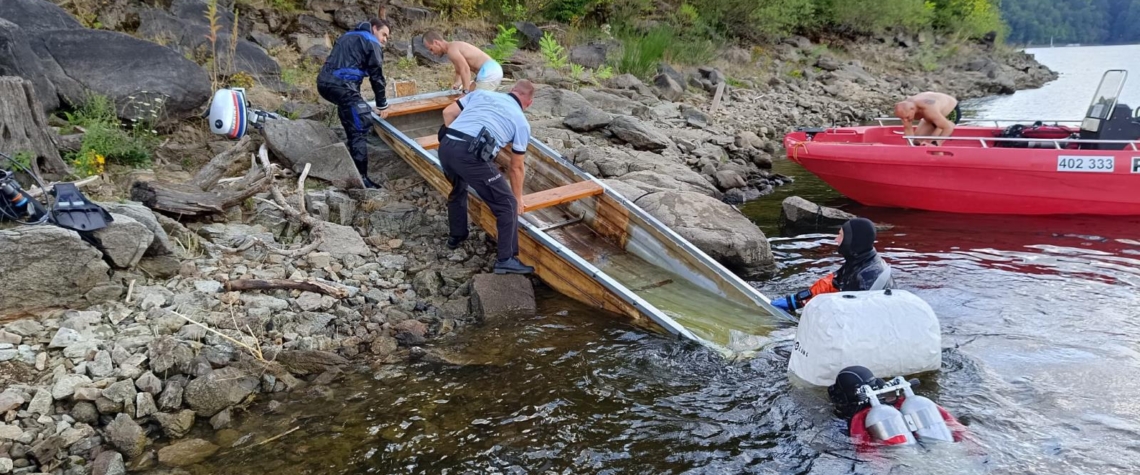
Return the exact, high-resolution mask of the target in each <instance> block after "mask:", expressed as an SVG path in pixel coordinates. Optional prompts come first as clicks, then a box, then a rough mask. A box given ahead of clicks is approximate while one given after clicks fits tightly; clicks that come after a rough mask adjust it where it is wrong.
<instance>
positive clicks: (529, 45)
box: [514, 21, 542, 51]
mask: <svg viewBox="0 0 1140 475" xmlns="http://www.w3.org/2000/svg"><path fill="white" fill-rule="evenodd" d="M514 26H515V29H516V30H518V32H519V36H522V41H520V42H519V47H520V48H523V49H529V50H533V51H538V43H539V41H540V40H542V29H541V28H539V27H538V25H535V24H534V23H531V22H529V21H516V22H515V25H514Z"/></svg>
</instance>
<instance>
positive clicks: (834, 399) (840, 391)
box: [827, 366, 886, 419]
mask: <svg viewBox="0 0 1140 475" xmlns="http://www.w3.org/2000/svg"><path fill="white" fill-rule="evenodd" d="M884 384H886V383H885V382H883V380H882V379H879V378H876V377H875V375H874V374H873V373H871V370H869V369H867V368H864V367H862V366H848V367H846V368H843V369H842V370H840V371H839V374H838V375H836V376H835V384H832V385H831V386H828V387H827V397H828V399H830V400H831V403H832V404H834V405H835V415H837V416H839V417H842V418H844V419H849V418H851V417H852V416H854V415H855V413H857V412H859V410H860V409H862V408H863V407H864V406H865V405H867V404H869V403H870V402H869V401H866V400H864V399H863V397H862V396H860V395H859V388H861V387H863V386H864V385H870V386H871V389H881V388H882V387H883V385H884Z"/></svg>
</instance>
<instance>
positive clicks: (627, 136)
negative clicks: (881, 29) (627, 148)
mask: <svg viewBox="0 0 1140 475" xmlns="http://www.w3.org/2000/svg"><path fill="white" fill-rule="evenodd" d="M609 131H610V132H612V133H613V134H614V135H615V136H617V137H618V138H619V139H621V140H622V141H624V142H626V143H628V144H630V145H631V146H633V148H635V149H638V150H663V149H665V148H666V147H668V146H669V144H670V143H671V142H670V141H669V137H667V136H665V134H663V133H661V131H659V130H657V129H656V128H654V127H652V126H650V125H646V124H644V123H642V122H641V121H640V120H637V119H635V118H633V117H627V116H619V117H616V118H614V120H613V122H611V123H610V125H609Z"/></svg>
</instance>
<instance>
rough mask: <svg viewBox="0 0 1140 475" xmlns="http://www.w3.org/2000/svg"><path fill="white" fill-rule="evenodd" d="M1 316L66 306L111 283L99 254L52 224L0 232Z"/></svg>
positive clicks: (77, 237)
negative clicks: (7, 313) (0, 253)
mask: <svg viewBox="0 0 1140 475" xmlns="http://www.w3.org/2000/svg"><path fill="white" fill-rule="evenodd" d="M0 250H3V251H2V252H3V256H4V257H3V258H2V259H0V276H4V277H3V278H0V314H4V313H6V312H10V311H16V310H31V309H37V308H46V307H56V306H67V305H71V304H74V303H76V302H78V301H79V300H81V299H82V298H83V297H84V295H85V294H87V292H89V291H91V290H92V289H95V288H98V287H102V286H107V285H108V284H110V277H109V272H110V267H109V266H107V263H106V262H104V261H103V255H102V254H101V253H100V252H99V251H97V250H95V248H94V247H91V246H90V245H89V244H87V243H86V242H84V241H83V239H82V238H80V237H79V234H78V233H76V232H74V231H69V230H66V229H63V228H59V227H55V226H24V227H19V228H15V229H10V230H3V231H0Z"/></svg>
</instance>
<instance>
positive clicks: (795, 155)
mask: <svg viewBox="0 0 1140 475" xmlns="http://www.w3.org/2000/svg"><path fill="white" fill-rule="evenodd" d="M800 147H803V148H804V153H808V149H807V143H806V142H796V144H795V145H793V146H792V161H793V162H796V163H799V162H800V160H799V158H800Z"/></svg>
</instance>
